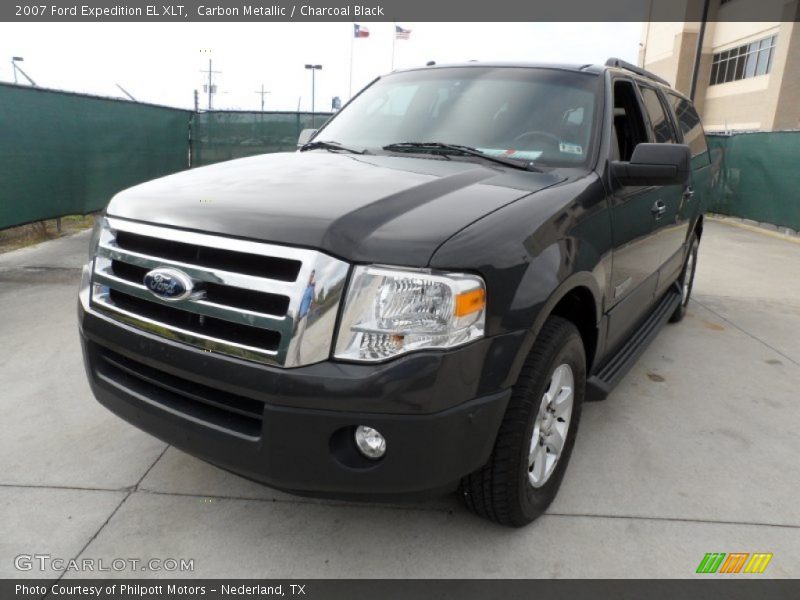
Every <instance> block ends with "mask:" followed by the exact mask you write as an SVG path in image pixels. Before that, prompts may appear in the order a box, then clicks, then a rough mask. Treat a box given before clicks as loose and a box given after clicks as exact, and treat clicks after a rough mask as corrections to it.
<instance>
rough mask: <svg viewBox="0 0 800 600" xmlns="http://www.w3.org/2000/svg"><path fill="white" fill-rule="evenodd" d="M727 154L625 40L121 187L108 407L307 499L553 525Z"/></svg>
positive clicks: (683, 287)
mask: <svg viewBox="0 0 800 600" xmlns="http://www.w3.org/2000/svg"><path fill="white" fill-rule="evenodd" d="M709 174H710V164H709V156H708V150H707V147H706V141H705V137H704V134H703V129H702V125H701V123H700V119H699V117H698V115H697V113H696V112H695V109H694V107H693V106H692V103H691V102H690V101H689V100H688V99H687V98H686V97H684V96H683V95H681V94H680V93H678V92H676V91H675V90H673V89H671V88H670V87H669V85H668V84H667V83H666V82H665V81H663V80H661V79H659V78H658V77H656V76H654V75H652V74H650V73H648V72H646V71H643V70H641V69H638V68H636V67H634V66H632V65H629V64H627V63H624V62H622V61H619V60H617V59H611V60H609V61H608V62H607V63H606V64H605V65H604V66H592V65H584V66H568V65H536V64H482V63H468V64H464V65H451V66H436V65H432V66H428V67H424V68H419V69H410V70H406V71H399V72H394V73H392V74H390V75H387V76H385V77H380V78H378V79H376V80H375V81H374V82H373V83H372V84H370V85H369V86H368V87H367V88H365V89H364V90H363V91H362V92H360V93H359V94H358V95H357V96H356V97H355V98H354V99H353V100H352V101H351V102H350V103H349V104H348V105H347V106H346V107H345V108H344V109H343V110H341V111H340V112H339V113H338V114H336V115H335V116H334V117H333V118H331V119H330V120H329V121H328V122H327V123H326V124H325V125H324V126H323V127H322V128H321V129H320V130H319V131H317V132H316V133H314V134H313V137H311V138H310V141H306V142H305V143H303V144H302V145H301V146H300V148H299V151H298V152H293V153H282V154H271V155H261V156H253V157H249V158H244V159H239V160H234V161H230V162H225V163H221V164H216V165H213V166H208V167H203V168H198V169H191V170H188V171H185V172H182V173H178V174H175V175H171V176H168V177H164V178H162V179H158V180H155V181H151V182H148V183H144V184H141V185H138V186H136V187H133V188H130V189H128V190H125V191H123V192H120V193H119V194H117V195H116V196H115V197H114V198H113V199H112V200H111V202H110V203H109V205H108V208H107V211H106V213H105V214H104V216H103V217H102V219H100V220H99V222H98V226H97V227H96V229H95V232H94V235H93V238H92V244H91V255H90V258H91V260H90V262H89V264H87V265H86V267H85V268H84V273H83V278H82V284H81V290H80V302H79V320H80V331H81V339H82V344H83V351H84V356H85V364H86V370H87V373H88V377H89V381H90V382H91V387H92V390H93V392H94V394H95V396H96V397H97V399H98V400H99V401H100V402H101V403H102V404H103V405H105V406H106V407H108V408H109V409H110V410H112V411H113V412H115V413H116V414H117V415H119V416H120V417H122V418H123V419H126V420H127V421H129V422H130V423H133V424H134V425H136V426H137V427H140V428H141V429H143V430H145V431H147V432H150V433H152V434H153V435H155V436H157V437H159V438H160V439H162V440H164V441H166V442H168V443H170V444H173V445H174V446H176V447H178V448H181V449H183V450H185V451H187V452H189V453H191V454H193V455H196V456H198V457H200V458H202V459H204V460H207V461H209V462H211V463H214V464H216V465H219V466H221V467H223V468H225V469H229V470H231V471H234V472H236V473H239V474H242V475H244V476H246V477H249V478H252V479H255V480H258V481H261V482H263V483H266V484H268V485H270V486H274V487H276V488H279V489H283V490H288V491H291V492H294V493H298V494H311V495H318V496H331V497H349V498H356V499H372V500H382V499H395V498H397V497H405V498H420V497H427V496H431V495H435V494H442V493H447V492H450V491H453V490H456V489H458V490H459V493H460V494H461V495H462V496H463V498H464V500H465V502H466V504H467V506H468V507H469V508H470V509H471V510H473V511H474V512H476V513H477V514H479V515H482V516H484V517H487V518H490V519H493V520H495V521H497V522H499V523H503V524H507V525H515V526H519V525H524V524H525V523H528V522H530V521H531V520H533V519H535V518H536V517H537V516H538V515H539V514H541V513H542V512H543V511H544V510H545V509H546V508H547V506H548V504H549V503H550V502H551V501H552V499H553V498H554V497H555V494H556V492H557V491H558V487H559V485H560V483H561V480H562V478H563V476H564V471H565V469H566V467H567V463H568V461H569V457H570V452H571V450H572V447H573V444H574V442H575V436H576V432H577V429H578V421H579V419H580V414H581V405H582V403H583V402H584V401H585V400H592V399H602V398H604V397H605V396H606V395H607V394H608V393H609V391H610V390H611V389H612V387H613V386H614V385H615V384H616V383H617V382H618V381H619V380H620V378H621V377H622V376H623V374H624V373H625V372H626V371H627V369H628V368H629V367H630V366H631V365H632V363H633V362H634V361H635V360H636V359H637V357H638V356H639V355H640V354H641V352H642V351H643V349H644V348H645V347H646V346H647V344H648V343H649V342H650V340H651V339H652V338H653V337H654V336H655V335H656V333H657V332H658V330H659V329H660V327H661V326H662V325H663V324H664V323H665V322H666V321H667V320H671V321H678V320H680V319H681V317H682V316H683V315H684V311H685V310H686V305H687V302H688V300H689V295H690V293H691V290H692V280H693V276H694V271H695V263H696V257H697V248H698V243H699V242H700V237H701V234H702V231H703V216H702V213H703V208H702V206H703V203H704V200H705V197H706V190H707V188H708V186H709V182H710V177H709Z"/></svg>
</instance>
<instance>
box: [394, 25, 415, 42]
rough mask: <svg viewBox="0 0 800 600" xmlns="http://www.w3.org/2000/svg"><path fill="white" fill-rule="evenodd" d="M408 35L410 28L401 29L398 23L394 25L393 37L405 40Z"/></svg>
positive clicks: (409, 34)
mask: <svg viewBox="0 0 800 600" xmlns="http://www.w3.org/2000/svg"><path fill="white" fill-rule="evenodd" d="M410 36H411V30H410V29H403V28H402V27H400V26H399V25H395V26H394V37H395V39H396V40H407V39H408V38H409V37H410Z"/></svg>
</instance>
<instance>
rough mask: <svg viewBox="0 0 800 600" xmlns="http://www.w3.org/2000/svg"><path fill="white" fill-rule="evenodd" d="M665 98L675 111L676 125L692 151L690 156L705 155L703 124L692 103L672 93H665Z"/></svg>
mask: <svg viewBox="0 0 800 600" xmlns="http://www.w3.org/2000/svg"><path fill="white" fill-rule="evenodd" d="M667 98H669V103H670V104H671V105H672V110H674V111H675V117H676V118H677V119H678V125H679V127H680V128H681V132H682V133H683V141H684V143H685V144H688V146H689V148H690V149H691V151H692V156H693V157H694V156H699V155H700V154H706V155H707V153H708V146H707V145H706V136H705V134H704V133H703V124H702V123H701V122H700V117H699V116H698V114H697V111H696V110H695V109H694V106H692V103H691V102H689V101H688V100H685V99H684V98H681V97H679V96H676V95H674V94H667Z"/></svg>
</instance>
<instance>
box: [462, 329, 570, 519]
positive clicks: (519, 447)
mask: <svg viewBox="0 0 800 600" xmlns="http://www.w3.org/2000/svg"><path fill="white" fill-rule="evenodd" d="M562 364H567V365H568V366H569V367H570V368H571V369H572V375H573V379H574V384H573V394H574V395H573V406H572V414H571V418H570V420H569V425H568V428H567V430H566V431H567V433H566V436H565V441H564V445H563V449H562V451H561V454H560V456H559V458H558V460H557V462H556V464H555V467H554V469H553V470H552V472H551V475H550V476H549V478H546V479H544V478H543V481H544V484H543V485H541V487H533V485H532V484H531V483H530V482H529V469H528V453H529V450H530V448H531V440H532V436H533V432H534V422H535V418H536V416H537V415H538V413H539V410H540V406H541V404H542V402H543V397H544V394H545V392H547V391H548V388H549V386H550V379H551V376H552V374H553V372H554V370H555V369H556V367H558V366H560V365H562ZM585 388H586V354H585V352H584V348H583V342H582V340H581V336H580V334H579V333H578V330H577V329H576V327H575V326H574V325H573V324H572V323H570V322H569V321H567V320H566V319H562V318H560V317H550V318H549V319H548V320H547V321H546V322H545V324H544V326H543V327H542V331H541V332H540V333H539V336H538V338H537V339H536V342H535V343H534V346H533V348H532V350H531V352H530V354H529V355H528V358H527V359H526V361H525V364H524V365H523V367H522V371H521V372H520V375H519V379H518V380H517V383H516V384H515V385H514V388H513V390H512V395H511V399H510V400H509V404H508V408H507V409H506V414H505V416H504V418H503V422H502V424H501V425H500V430H499V432H498V434H497V440H496V441H495V446H494V450H493V452H492V455H491V457H490V458H489V462H487V463H486V465H484V466H483V467H482V468H480V469H478V470H477V471H475V472H474V473H472V474H470V475H467V476H466V477H464V478H463V479H462V481H461V486H460V490H459V491H460V493H461V495H462V496H463V498H464V502H465V503H466V505H467V508H469V509H470V510H471V511H472V512H474V513H476V514H477V515H479V516H481V517H484V518H486V519H490V520H492V521H496V522H497V523H500V524H502V525H508V526H513V527H521V526H523V525H527V524H528V523H530V522H531V521H533V520H534V519H536V517H538V516H539V515H541V514H542V513H543V512H544V511H545V510H546V509H547V507H548V506H549V505H550V503H551V502H552V501H553V498H555V496H556V493H557V492H558V488H559V486H560V485H561V480H562V479H563V477H564V472H565V470H566V468H567V464H568V463H569V458H570V455H571V454H572V447H573V445H574V443H575V434H576V433H577V430H578V423H579V421H580V415H581V406H582V404H583V397H584V393H585Z"/></svg>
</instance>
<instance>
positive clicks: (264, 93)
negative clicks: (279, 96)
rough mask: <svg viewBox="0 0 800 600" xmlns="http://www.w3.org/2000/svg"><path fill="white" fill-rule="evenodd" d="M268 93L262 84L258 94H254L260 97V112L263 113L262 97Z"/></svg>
mask: <svg viewBox="0 0 800 600" xmlns="http://www.w3.org/2000/svg"><path fill="white" fill-rule="evenodd" d="M269 93H270V92H268V91H266V90H265V89H264V84H263V83H262V84H261V91H260V92H256V94H259V95H260V96H261V112H264V96H266V95H267V94H269Z"/></svg>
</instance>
